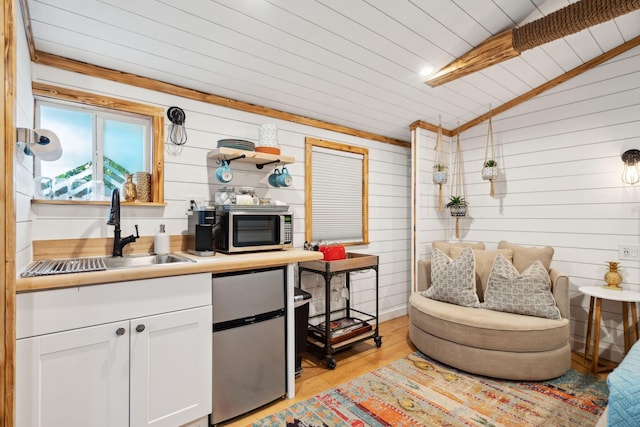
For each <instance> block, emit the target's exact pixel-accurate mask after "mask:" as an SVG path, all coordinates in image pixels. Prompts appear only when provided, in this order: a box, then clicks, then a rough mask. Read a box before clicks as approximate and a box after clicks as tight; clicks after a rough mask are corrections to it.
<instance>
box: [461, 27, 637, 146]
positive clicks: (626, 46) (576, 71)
mask: <svg viewBox="0 0 640 427" xmlns="http://www.w3.org/2000/svg"><path fill="white" fill-rule="evenodd" d="M638 45H640V36H636V37H634V38H632V39H631V40H629V41H628V42H625V43H623V44H621V45H620V46H617V47H614V48H613V49H611V50H609V51H607V52H605V53H603V54H602V55H599V56H596V57H595V58H593V59H592V60H590V61H587V62H585V63H584V64H582V65H579V66H577V67H575V68H573V69H571V70H569V71H567V72H566V73H564V74H562V75H560V76H558V77H556V78H554V79H552V80H549V81H548V82H546V83H544V84H541V85H540V86H538V87H536V88H534V89H532V90H530V91H529V92H527V93H524V94H522V95H520V96H518V97H516V98H514V99H512V100H511V101H508V102H506V103H504V104H502V105H501V106H499V107H496V108H494V109H493V110H492V111H491V112H487V113H485V114H483V115H481V116H479V117H476V118H475V119H473V120H471V121H469V122H467V123H465V124H463V125H462V126H459V127H457V128H456V129H453V130H452V131H451V132H452V133H453V134H454V135H457V134H459V133H462V132H464V131H465V130H467V129H470V128H472V127H474V126H476V125H478V124H480V123H482V122H483V121H485V120H488V119H489V116H490V115H493V116H496V115H497V114H500V113H504V112H505V111H507V110H510V109H511V108H513V107H515V106H516V105H519V104H522V103H523V102H525V101H528V100H529V99H531V98H534V97H536V96H538V95H540V94H541V93H542V92H545V91H547V90H549V89H552V88H554V87H556V86H558V85H559V84H562V83H564V82H566V81H567V80H570V79H572V78H574V77H576V76H578V75H580V74H582V73H584V72H585V71H589V70H590V69H592V68H594V67H596V66H598V65H600V64H602V63H604V62H607V61H608V60H610V59H612V58H615V57H616V56H618V55H620V54H622V53H624V52H626V51H628V50H630V49H633V48H634V47H636V46H638Z"/></svg>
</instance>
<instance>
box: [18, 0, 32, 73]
mask: <svg viewBox="0 0 640 427" xmlns="http://www.w3.org/2000/svg"><path fill="white" fill-rule="evenodd" d="M20 10H22V22H23V24H24V31H25V35H26V37H27V46H28V47H29V57H30V58H31V60H32V61H35V58H36V44H35V43H34V41H33V27H31V14H30V13H29V3H28V2H27V0H20Z"/></svg>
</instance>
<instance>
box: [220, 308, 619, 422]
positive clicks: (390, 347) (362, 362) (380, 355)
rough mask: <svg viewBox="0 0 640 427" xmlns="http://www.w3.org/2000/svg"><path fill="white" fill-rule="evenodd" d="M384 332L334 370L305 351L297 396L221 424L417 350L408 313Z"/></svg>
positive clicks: (346, 354)
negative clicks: (410, 332)
mask: <svg viewBox="0 0 640 427" xmlns="http://www.w3.org/2000/svg"><path fill="white" fill-rule="evenodd" d="M380 335H381V336H382V347H380V348H377V347H376V345H375V343H374V342H373V340H366V341H363V342H360V343H358V344H355V345H353V346H351V347H350V348H349V349H347V350H345V351H342V352H339V353H337V354H335V355H334V357H335V360H336V368H335V369H334V370H329V369H327V368H326V367H325V365H324V364H323V362H322V360H321V358H320V357H318V355H317V354H310V353H303V355H302V369H303V371H302V373H301V374H300V375H299V376H298V377H297V378H296V396H295V398H293V399H285V400H282V401H278V402H276V403H273V404H271V405H268V406H266V407H265V408H262V409H259V410H256V411H254V412H251V413H250V414H248V415H246V416H244V417H242V418H237V419H235V420H233V421H230V422H227V423H222V424H220V426H222V427H240V426H246V425H247V424H250V423H252V422H254V421H257V420H259V419H261V418H263V417H265V416H267V415H270V414H272V413H274V412H277V411H279V410H281V409H284V408H286V407H288V406H291V405H292V404H294V403H296V402H299V401H301V400H306V399H308V398H310V397H312V396H314V395H316V394H318V393H320V392H322V391H324V390H327V389H329V388H332V387H335V386H337V385H339V384H342V383H344V382H346V381H349V380H351V379H352V378H355V377H357V376H359V375H362V374H364V373H366V372H369V371H371V370H374V369H377V368H379V367H381V366H384V365H386V364H388V363H391V362H393V361H394V360H396V359H399V358H401V357H403V356H406V355H407V354H410V353H413V352H414V351H416V348H415V347H414V346H413V344H412V343H411V341H410V340H409V318H408V317H407V316H402V317H398V318H395V319H392V320H389V321H387V322H382V323H380ZM571 362H572V363H571V366H572V368H573V369H575V370H576V371H579V372H589V364H588V362H586V361H585V359H584V357H583V356H582V355H581V354H579V353H576V352H574V353H573V355H572V361H571ZM606 375H607V374H606V373H603V374H599V376H600V377H601V378H606Z"/></svg>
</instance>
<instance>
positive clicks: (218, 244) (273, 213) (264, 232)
mask: <svg viewBox="0 0 640 427" xmlns="http://www.w3.org/2000/svg"><path fill="white" fill-rule="evenodd" d="M284 209H286V210H287V212H284V211H283V210H284ZM214 230H215V231H214V234H215V235H214V246H215V250H216V251H219V252H224V253H228V254H231V253H238V252H254V251H268V250H278V249H284V248H291V247H293V214H291V213H289V212H288V207H287V206H262V205H258V206H252V205H246V206H244V205H225V206H221V207H219V208H218V209H216V226H215V227H214Z"/></svg>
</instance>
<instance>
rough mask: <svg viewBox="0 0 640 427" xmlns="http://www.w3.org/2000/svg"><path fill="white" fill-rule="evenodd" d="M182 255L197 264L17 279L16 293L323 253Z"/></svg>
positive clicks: (241, 267) (256, 264)
mask: <svg viewBox="0 0 640 427" xmlns="http://www.w3.org/2000/svg"><path fill="white" fill-rule="evenodd" d="M177 253H178V254H179V255H182V256H184V257H187V258H189V259H192V260H194V261H196V262H194V263H179V264H163V265H154V266H150V267H135V268H126V269H124V268H123V269H119V270H106V271H95V272H91V273H71V274H59V275H52V276H41V277H26V278H18V279H17V280H16V292H30V291H41V290H47V289H57V288H67V287H72V286H86V285H97V284H100V283H113V282H122V281H125V280H139V279H151V278H155V277H166V276H179V275H183V274H193V273H204V272H211V273H226V272H231V271H241V270H250V269H254V268H265V267H276V266H279V265H286V264H290V263H296V262H300V261H313V260H318V259H322V256H323V255H322V253H320V252H314V251H305V250H302V249H289V250H282V251H270V252H252V253H246V254H237V255H225V254H221V253H217V254H216V255H214V256H211V257H198V256H195V255H191V254H189V253H186V252H177Z"/></svg>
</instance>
